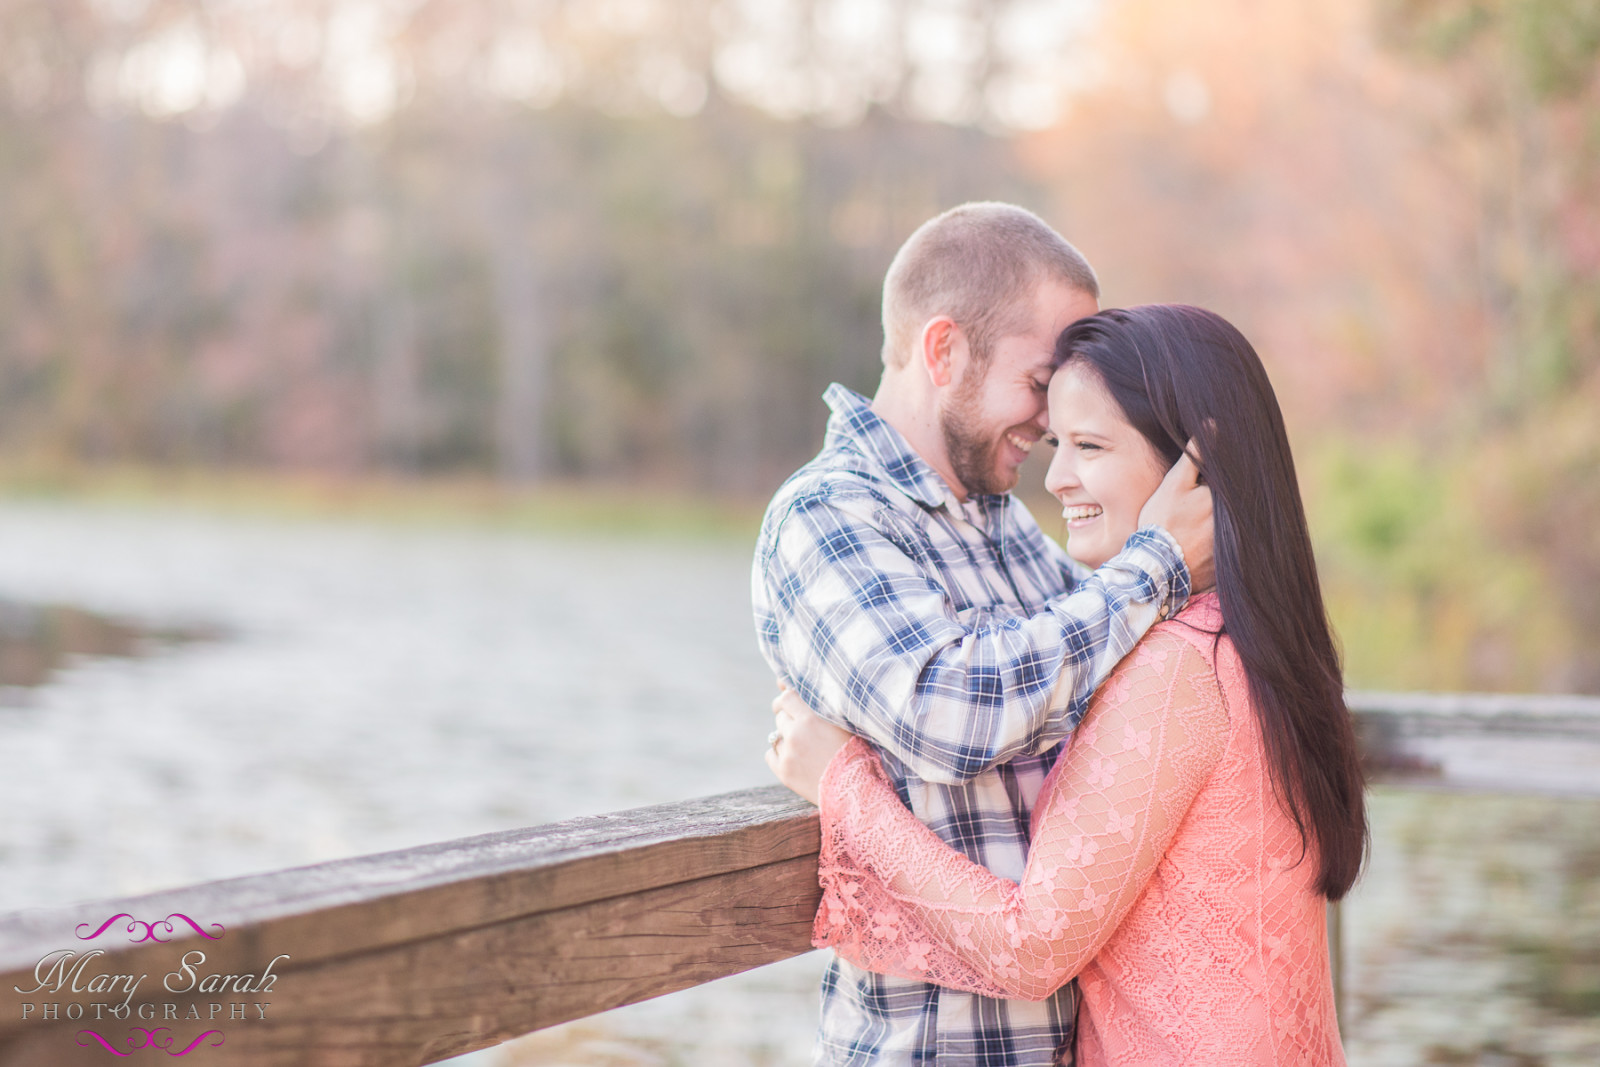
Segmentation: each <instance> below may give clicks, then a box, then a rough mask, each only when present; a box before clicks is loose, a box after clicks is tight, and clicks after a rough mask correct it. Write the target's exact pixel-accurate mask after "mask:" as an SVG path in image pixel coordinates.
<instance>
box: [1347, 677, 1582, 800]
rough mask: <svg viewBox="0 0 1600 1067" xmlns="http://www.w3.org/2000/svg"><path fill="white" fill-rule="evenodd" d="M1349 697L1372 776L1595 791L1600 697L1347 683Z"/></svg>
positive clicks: (1425, 785) (1479, 786) (1411, 783)
mask: <svg viewBox="0 0 1600 1067" xmlns="http://www.w3.org/2000/svg"><path fill="white" fill-rule="evenodd" d="M1346 699H1347V701H1348V703H1349V705H1350V710H1351V711H1352V712H1354V713H1355V717H1356V726H1357V730H1358V732H1359V734H1360V737H1361V747H1362V753H1363V759H1364V761H1365V763H1366V767H1367V773H1368V775H1369V777H1370V779H1371V781H1373V782H1375V783H1381V784H1391V785H1403V786H1405V787H1407V788H1411V789H1438V790H1449V791H1453V792H1486V793H1530V794H1547V795H1553V796H1569V797H1600V698H1596V697H1584V696H1565V695H1543V694H1538V695H1530V694H1523V693H1515V694H1513V693H1376V692H1362V691H1355V690H1352V691H1351V692H1349V693H1348V694H1346Z"/></svg>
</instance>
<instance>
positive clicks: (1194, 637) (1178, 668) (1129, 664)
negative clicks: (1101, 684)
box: [1108, 600, 1227, 707]
mask: <svg viewBox="0 0 1600 1067" xmlns="http://www.w3.org/2000/svg"><path fill="white" fill-rule="evenodd" d="M1194 608H1195V605H1194V602H1193V601H1192V600H1191V601H1190V605H1189V606H1188V607H1185V609H1184V610H1183V611H1181V612H1179V613H1178V614H1177V615H1176V616H1174V617H1173V618H1171V619H1168V620H1166V621H1164V622H1159V623H1157V624H1156V625H1155V626H1153V627H1151V628H1150V632H1149V633H1147V634H1145V636H1144V638H1143V639H1142V640H1141V641H1140V642H1139V643H1138V644H1137V645H1135V646H1134V648H1133V651H1132V652H1130V653H1129V654H1128V656H1127V657H1126V658H1125V659H1124V660H1123V661H1122V662H1121V663H1120V664H1118V665H1117V669H1116V671H1115V672H1113V675H1112V678H1111V679H1110V680H1108V684H1109V685H1112V686H1113V691H1114V692H1117V693H1119V694H1121V695H1126V694H1127V691H1128V689H1129V688H1130V686H1132V685H1134V684H1135V683H1137V687H1138V688H1139V689H1141V690H1143V691H1144V692H1147V693H1154V692H1155V691H1160V692H1162V693H1163V694H1165V696H1166V697H1167V699H1168V700H1177V701H1178V702H1179V703H1182V704H1193V703H1195V702H1197V701H1198V702H1199V703H1202V704H1204V705H1207V706H1208V707H1210V706H1218V705H1220V700H1219V699H1218V698H1219V697H1220V692H1221V684H1220V681H1219V679H1218V677H1217V661H1216V656H1217V651H1218V640H1219V635H1220V627H1219V626H1213V625H1211V622H1212V621H1213V620H1212V619H1211V618H1210V617H1209V615H1208V613H1207V612H1206V611H1205V610H1204V607H1203V606H1202V610H1199V611H1196V610H1194ZM1220 618H1221V617H1220V615H1219V616H1217V617H1216V620H1215V621H1217V622H1218V623H1220ZM1221 640H1223V641H1226V640H1227V638H1226V635H1221ZM1117 683H1120V684H1117ZM1108 695H1110V694H1108Z"/></svg>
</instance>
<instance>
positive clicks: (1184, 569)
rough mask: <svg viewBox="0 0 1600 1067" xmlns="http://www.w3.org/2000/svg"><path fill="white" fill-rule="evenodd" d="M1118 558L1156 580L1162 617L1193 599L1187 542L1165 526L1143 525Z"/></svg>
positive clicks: (1156, 591)
mask: <svg viewBox="0 0 1600 1067" xmlns="http://www.w3.org/2000/svg"><path fill="white" fill-rule="evenodd" d="M1118 559H1121V560H1123V562H1124V563H1125V564H1127V565H1128V566H1130V567H1132V568H1134V569H1137V570H1139V571H1142V572H1143V573H1144V574H1145V575H1146V576H1147V577H1148V578H1149V579H1150V581H1151V582H1152V583H1154V588H1153V590H1152V592H1153V594H1154V596H1155V597H1156V598H1157V599H1158V600H1159V601H1160V605H1161V611H1160V616H1159V617H1160V618H1162V619H1168V618H1171V617H1172V616H1174V615H1176V614H1177V613H1178V612H1180V611H1182V610H1183V606H1184V605H1185V604H1187V603H1188V602H1189V594H1190V592H1191V587H1192V582H1193V579H1192V576H1191V575H1190V573H1189V564H1188V562H1187V561H1186V560H1185V559H1184V558H1183V546H1182V545H1180V544H1178V539H1177V538H1175V537H1173V536H1172V534H1170V533H1168V532H1167V530H1166V528H1165V527H1163V526H1157V525H1155V524H1154V523H1151V524H1148V525H1145V526H1141V527H1139V529H1137V530H1135V531H1134V533H1133V536H1132V537H1130V538H1128V540H1127V543H1126V544H1124V545H1123V546H1122V551H1121V552H1120V553H1118Z"/></svg>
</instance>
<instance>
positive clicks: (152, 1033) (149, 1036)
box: [128, 1026, 172, 1048]
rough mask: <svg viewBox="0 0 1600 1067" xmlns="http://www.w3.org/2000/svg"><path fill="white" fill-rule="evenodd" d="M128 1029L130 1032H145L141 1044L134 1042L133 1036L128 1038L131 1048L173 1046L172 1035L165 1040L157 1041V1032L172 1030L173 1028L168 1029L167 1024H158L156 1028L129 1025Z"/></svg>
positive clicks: (167, 1032) (162, 1032)
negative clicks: (148, 1028)
mask: <svg viewBox="0 0 1600 1067" xmlns="http://www.w3.org/2000/svg"><path fill="white" fill-rule="evenodd" d="M128 1031H129V1032H130V1033H138V1034H143V1035H144V1040H143V1041H142V1042H140V1043H139V1044H137V1045H135V1044H134V1043H133V1038H131V1037H130V1038H128V1047H129V1048H171V1047H172V1038H170V1037H169V1038H167V1039H166V1040H165V1041H157V1040H156V1035H157V1034H170V1033H171V1032H172V1031H171V1030H168V1029H167V1028H166V1027H165V1026H158V1027H156V1028H155V1029H154V1030H146V1029H145V1028H144V1027H142V1026H130V1027H128Z"/></svg>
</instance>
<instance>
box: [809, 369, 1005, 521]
mask: <svg viewBox="0 0 1600 1067" xmlns="http://www.w3.org/2000/svg"><path fill="white" fill-rule="evenodd" d="M822 398H823V399H824V400H825V401H827V403H828V407H829V408H830V409H832V411H833V416H832V417H831V418H829V419H828V439H829V441H830V442H832V441H835V440H845V441H849V442H851V443H853V444H854V445H855V446H856V447H857V448H859V449H861V451H862V452H864V453H865V454H866V455H867V457H868V458H870V459H872V460H874V461H875V462H877V463H878V465H879V466H881V467H882V468H883V470H884V472H885V473H886V474H887V475H888V476H889V481H890V482H892V483H893V484H894V485H895V486H896V487H898V488H899V489H900V491H901V492H903V493H905V494H906V495H907V496H909V497H910V498H911V499H913V500H915V501H917V502H918V503H919V504H922V505H924V506H926V507H930V508H937V507H940V506H944V507H948V508H949V509H950V510H951V512H952V513H955V514H960V513H961V510H962V509H961V502H960V501H958V500H957V499H956V495H955V493H953V492H951V490H950V486H949V483H947V482H946V481H945V480H944V478H942V477H940V475H939V472H938V471H936V470H934V469H933V467H932V466H931V465H930V464H929V463H928V461H927V460H925V459H923V458H922V457H921V456H919V455H917V453H916V450H914V449H913V448H912V447H911V444H910V442H908V441H907V440H906V439H905V437H904V436H903V435H902V434H901V433H900V431H899V430H896V429H895V428H894V427H893V426H890V425H889V424H888V423H887V422H885V421H884V420H883V418H882V417H880V416H879V415H878V413H877V412H875V411H873V410H872V405H871V404H870V403H869V402H868V400H867V398H866V397H864V396H862V395H861V394H860V393H857V392H855V391H854V390H852V389H847V388H846V387H844V386H842V385H840V384H839V383H838V382H834V383H833V384H832V385H830V386H828V391H827V392H825V393H823V394H822ZM972 499H974V500H977V501H983V503H984V504H985V505H987V504H988V502H989V501H988V498H984V497H974V498H972ZM984 510H985V511H987V510H988V508H987V507H984Z"/></svg>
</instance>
